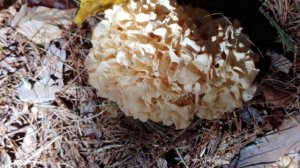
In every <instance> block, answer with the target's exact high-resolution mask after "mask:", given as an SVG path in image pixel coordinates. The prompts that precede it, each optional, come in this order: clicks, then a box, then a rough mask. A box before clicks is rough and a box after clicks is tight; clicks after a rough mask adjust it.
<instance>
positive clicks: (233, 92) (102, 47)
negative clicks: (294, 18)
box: [85, 0, 258, 129]
mask: <svg viewBox="0 0 300 168" xmlns="http://www.w3.org/2000/svg"><path fill="white" fill-rule="evenodd" d="M241 30H242V28H241V27H239V26H233V25H232V24H229V23H228V22H226V20H225V19H212V18H211V17H210V15H209V13H207V12H206V11H205V10H202V9H192V8H187V7H182V6H179V5H177V4H176V2H174V1H172V0H171V1H169V0H163V1H162V0H140V1H134V0H130V1H129V2H128V3H126V4H122V5H115V6H113V8H112V9H108V10H106V11H105V19H104V20H102V21H101V22H100V23H98V25H97V26H96V27H95V29H94V31H93V36H92V44H93V48H92V49H91V50H90V53H89V56H88V57H87V58H86V62H85V64H86V67H87V69H88V73H89V82H90V84H91V85H92V86H93V87H95V88H96V89H97V90H98V95H99V96H100V97H105V98H108V99H110V100H113V101H116V102H117V103H118V105H119V106H120V108H121V110H122V111H123V112H124V113H125V114H126V115H127V116H133V117H134V118H135V119H140V120H141V121H144V122H145V121H147V120H149V119H150V120H152V121H155V122H162V123H163V124H164V125H171V124H175V126H176V128H177V129H183V128H186V127H188V126H189V125H190V123H191V120H192V119H193V118H194V116H195V115H197V116H199V117H201V118H203V119H213V118H216V117H219V116H221V115H222V114H224V113H225V112H226V111H230V110H233V109H234V108H237V107H240V106H242V103H243V101H248V100H250V99H251V98H252V97H253V94H254V92H255V90H256V87H255V85H253V84H252V82H253V80H254V78H255V76H256V75H257V73H258V69H256V68H255V65H254V61H253V59H252V56H253V55H254V53H253V52H252V50H251V49H250V43H249V41H247V39H246V38H245V35H244V34H243V33H242V32H241Z"/></svg>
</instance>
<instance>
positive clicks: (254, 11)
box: [178, 0, 282, 53]
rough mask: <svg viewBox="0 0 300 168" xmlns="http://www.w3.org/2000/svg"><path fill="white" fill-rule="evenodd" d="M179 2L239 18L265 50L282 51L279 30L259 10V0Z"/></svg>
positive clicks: (250, 34)
mask: <svg viewBox="0 0 300 168" xmlns="http://www.w3.org/2000/svg"><path fill="white" fill-rule="evenodd" d="M178 3H179V4H189V5H191V6H193V7H201V8H203V9H206V10H208V11H209V12H210V13H222V14H223V15H224V16H227V17H228V18H229V20H230V21H233V20H234V19H237V20H238V21H239V22H240V23H241V26H242V27H243V28H244V33H246V34H247V35H249V37H250V39H251V41H252V42H253V43H254V44H255V45H256V46H257V47H258V48H259V49H260V50H261V51H262V52H263V53H265V51H267V50H268V49H272V50H276V51H278V52H281V51H282V46H281V44H278V43H275V42H274V41H275V40H276V37H277V32H276V30H275V28H273V27H272V26H271V25H270V23H269V21H268V20H267V19H266V18H265V16H263V15H262V14H261V13H260V12H259V7H260V6H261V2H260V1H259V0H178Z"/></svg>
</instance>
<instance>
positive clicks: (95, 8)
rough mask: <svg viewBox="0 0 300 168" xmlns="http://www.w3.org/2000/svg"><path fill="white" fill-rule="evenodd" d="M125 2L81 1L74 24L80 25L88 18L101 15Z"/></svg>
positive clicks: (104, 0) (111, 0) (124, 0)
mask: <svg viewBox="0 0 300 168" xmlns="http://www.w3.org/2000/svg"><path fill="white" fill-rule="evenodd" d="M126 1H127V0H81V2H80V8H79V11H78V12H77V14H76V17H75V19H74V22H75V23H76V24H78V25H81V24H82V23H83V22H84V21H85V19H86V18H88V17H89V16H93V15H96V14H98V13H101V12H103V11H104V10H105V9H108V8H110V7H112V6H113V5H115V4H120V3H123V2H126Z"/></svg>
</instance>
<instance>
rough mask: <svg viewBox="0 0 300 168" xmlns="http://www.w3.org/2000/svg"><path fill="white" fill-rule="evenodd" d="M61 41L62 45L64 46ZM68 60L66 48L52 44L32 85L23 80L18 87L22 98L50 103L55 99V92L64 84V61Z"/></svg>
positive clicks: (25, 100)
mask: <svg viewBox="0 0 300 168" xmlns="http://www.w3.org/2000/svg"><path fill="white" fill-rule="evenodd" d="M62 43H63V42H61V46H63V44H62ZM65 60H66V51H65V49H59V48H57V47H56V45H55V43H53V44H51V45H50V47H49V49H48V51H47V54H46V58H45V59H44V61H43V66H42V68H41V69H42V71H41V74H40V75H39V76H38V80H37V81H35V82H34V84H33V85H32V86H31V85H30V84H28V83H27V82H24V81H23V84H22V85H21V86H20V87H19V88H18V89H17V93H18V96H19V98H20V100H22V101H24V102H37V103H48V102H50V101H52V100H54V99H55V94H56V93H57V92H59V91H60V90H61V89H62V88H63V86H64V83H63V62H64V61H65Z"/></svg>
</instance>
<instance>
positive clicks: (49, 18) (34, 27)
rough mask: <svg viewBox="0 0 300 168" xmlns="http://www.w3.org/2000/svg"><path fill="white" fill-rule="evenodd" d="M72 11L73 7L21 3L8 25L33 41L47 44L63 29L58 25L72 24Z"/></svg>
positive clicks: (67, 25)
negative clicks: (29, 5) (62, 7)
mask: <svg viewBox="0 0 300 168" xmlns="http://www.w3.org/2000/svg"><path fill="white" fill-rule="evenodd" d="M74 13H75V10H74V9H70V10H59V9H51V8H47V7H42V6H39V7H33V8H30V7H27V6H26V5H23V6H22V7H21V9H20V10H19V11H18V13H17V14H16V15H15V16H14V18H13V19H12V21H11V22H10V25H11V26H12V27H14V28H16V31H17V32H19V33H21V34H23V35H25V36H26V37H27V38H29V39H30V40H32V41H33V42H35V43H37V44H45V45H46V46H48V44H50V42H51V41H52V40H54V39H58V38H60V37H61V36H62V31H63V30H62V29H61V28H60V27H59V26H63V27H64V28H66V29H67V28H68V27H69V26H70V25H71V24H72V18H73V15H74Z"/></svg>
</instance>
